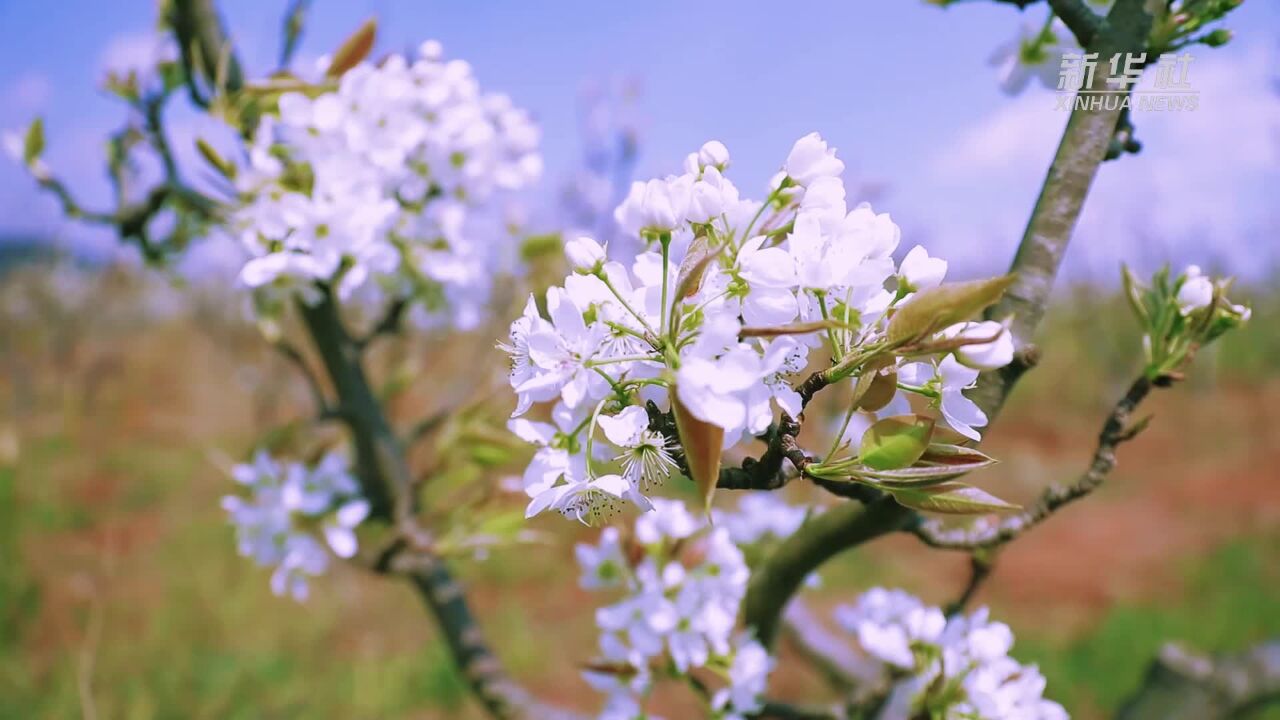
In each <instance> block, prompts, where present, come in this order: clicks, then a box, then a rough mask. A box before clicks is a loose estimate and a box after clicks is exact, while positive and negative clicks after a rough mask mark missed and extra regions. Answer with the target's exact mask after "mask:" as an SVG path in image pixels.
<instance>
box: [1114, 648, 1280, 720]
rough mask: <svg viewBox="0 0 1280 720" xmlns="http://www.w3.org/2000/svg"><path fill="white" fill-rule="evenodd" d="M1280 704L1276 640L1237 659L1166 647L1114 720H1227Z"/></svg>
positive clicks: (1279, 652) (1279, 657)
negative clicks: (1265, 706)
mask: <svg viewBox="0 0 1280 720" xmlns="http://www.w3.org/2000/svg"><path fill="white" fill-rule="evenodd" d="M1278 702H1280V640H1272V641H1271V642H1268V643H1264V644H1262V645H1258V646H1256V647H1254V648H1251V649H1249V650H1246V651H1244V652H1240V653H1232V654H1226V655H1217V656H1205V655H1198V654H1195V653H1192V652H1189V651H1187V650H1185V649H1183V648H1181V647H1179V646H1177V645H1173V644H1170V645H1166V646H1165V647H1164V648H1163V649H1162V650H1161V651H1160V656H1159V657H1158V658H1157V659H1155V660H1154V661H1152V663H1151V666H1150V667H1149V668H1148V669H1147V675H1146V678H1145V679H1144V680H1143V684H1142V687H1141V688H1139V689H1138V692H1137V693H1135V694H1134V695H1133V696H1132V697H1131V698H1129V700H1128V701H1126V702H1125V704H1124V706H1123V707H1121V708H1120V711H1119V713H1117V715H1116V718H1117V720H1226V719H1227V718H1243V717H1246V716H1250V717H1251V716H1252V715H1251V713H1252V712H1253V711H1255V710H1257V709H1259V708H1261V707H1262V706H1263V705H1267V704H1270V703H1278Z"/></svg>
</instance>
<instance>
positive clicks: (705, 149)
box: [684, 140, 729, 175]
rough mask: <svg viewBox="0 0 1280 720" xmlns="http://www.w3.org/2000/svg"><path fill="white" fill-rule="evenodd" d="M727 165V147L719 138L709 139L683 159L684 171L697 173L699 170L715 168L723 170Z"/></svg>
mask: <svg viewBox="0 0 1280 720" xmlns="http://www.w3.org/2000/svg"><path fill="white" fill-rule="evenodd" d="M728 167H729V148H727V147H725V146H724V143H722V142H720V141H719V140H709V141H707V142H705V143H703V144H702V147H700V148H698V152H696V153H689V155H688V156H687V157H686V158H685V159H684V171H685V172H686V173H690V174H695V175H696V174H697V173H698V171H699V170H703V169H706V168H715V169H716V170H719V171H720V172H724V171H725V170H726V169H728Z"/></svg>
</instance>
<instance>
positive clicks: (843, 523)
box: [743, 497, 915, 647]
mask: <svg viewBox="0 0 1280 720" xmlns="http://www.w3.org/2000/svg"><path fill="white" fill-rule="evenodd" d="M913 517H915V513H913V512H912V511H911V510H908V509H907V508H904V507H903V506H901V505H899V504H898V503H897V502H896V501H894V500H893V498H890V497H883V498H880V499H879V500H876V501H875V502H873V503H871V504H870V505H865V506H864V505H858V504H855V503H846V504H844V505H839V506H837V507H834V508H832V509H831V510H828V511H827V512H825V513H823V514H821V515H819V516H817V517H816V518H814V519H813V520H810V521H809V522H808V523H806V524H805V526H804V527H803V528H802V529H801V530H800V531H798V532H796V533H795V534H794V535H792V536H791V537H789V538H787V539H786V540H784V541H783V542H782V544H780V545H778V547H777V548H775V549H774V550H773V552H772V553H770V554H769V556H768V557H767V558H765V561H764V562H763V563H762V564H761V565H760V566H759V567H758V568H757V569H756V571H755V572H754V573H752V574H751V581H750V583H749V584H748V585H747V595H746V598H745V599H744V600H743V619H744V623H745V624H746V626H747V627H751V628H755V630H756V636H757V637H758V638H759V639H760V642H762V643H764V645H765V646H766V647H772V645H773V642H774V640H775V639H776V637H777V633H778V628H779V626H780V625H781V622H780V620H781V617H782V611H783V609H784V608H785V607H786V605H787V601H788V600H790V599H791V596H792V595H794V594H795V593H796V591H797V590H799V589H800V586H801V585H802V584H803V583H804V580H805V578H807V577H808V576H809V573H811V572H813V571H814V570H816V569H818V567H819V566H820V565H822V564H823V563H824V562H826V561H827V560H829V559H831V558H832V557H834V556H836V555H838V554H839V553H841V552H842V551H844V550H847V549H849V548H851V547H854V546H856V545H861V544H862V543H865V542H867V541H870V540H873V539H875V538H877V537H880V536H881V535H885V534H888V533H891V532H895V531H897V530H902V529H903V528H905V527H906V526H907V524H908V523H909V522H910V521H911V519H912V518H913Z"/></svg>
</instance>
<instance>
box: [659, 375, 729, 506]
mask: <svg viewBox="0 0 1280 720" xmlns="http://www.w3.org/2000/svg"><path fill="white" fill-rule="evenodd" d="M671 409H672V410H673V411H674V413H675V416H676V429H677V430H678V431H679V432H680V444H681V445H682V446H683V447H684V459H685V462H686V463H687V464H688V465H689V475H690V479H691V480H693V483H694V485H696V486H697V487H698V496H699V497H700V498H702V508H703V510H704V511H708V512H709V511H710V509H711V498H712V497H713V496H714V495H715V493H716V483H717V482H718V481H719V479H720V448H721V447H722V446H723V445H724V428H722V427H720V426H719V425H714V424H712V423H709V422H706V421H705V420H699V419H698V418H696V417H694V415H693V413H691V412H689V409H688V408H686V407H685V406H684V404H683V403H681V402H680V399H679V398H678V397H676V392H675V389H674V388H673V389H672V391H671Z"/></svg>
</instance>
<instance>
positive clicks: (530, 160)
mask: <svg viewBox="0 0 1280 720" xmlns="http://www.w3.org/2000/svg"><path fill="white" fill-rule="evenodd" d="M538 141H539V132H538V129H537V127H536V126H535V125H534V124H533V123H532V121H531V120H530V118H529V116H528V114H527V113H526V112H525V111H524V110H521V109H519V108H516V107H515V106H513V104H512V103H511V100H510V99H509V98H507V97H506V96H504V95H497V94H484V93H482V92H481V91H480V89H479V85H478V84H477V82H476V79H475V78H474V76H473V75H472V73H471V69H470V66H468V65H467V64H466V63H465V62H462V61H459V60H452V61H446V60H443V59H442V58H441V51H440V48H439V44H438V43H426V44H424V45H423V49H422V51H421V54H419V56H418V57H416V58H406V57H404V56H400V55H392V56H390V57H389V58H387V59H386V60H385V61H384V62H381V63H379V64H377V65H374V64H371V63H367V62H366V63H361V64H360V65H358V66H356V67H355V68H353V69H351V70H349V71H347V72H346V73H345V74H343V76H342V77H341V78H340V80H339V81H338V83H337V87H336V88H335V89H333V90H331V91H328V92H323V93H320V94H315V95H311V94H307V93H302V92H286V93H284V94H282V95H281V96H280V98H279V102H278V112H277V113H275V114H271V115H267V116H264V117H263V118H262V120H261V122H260V123H259V125H258V127H257V129H256V131H255V132H254V134H253V137H252V140H251V142H250V144H249V147H247V148H246V149H245V152H244V156H245V157H244V161H243V162H242V163H240V164H239V166H238V167H236V172H235V175H234V178H233V182H234V184H235V188H236V190H237V191H238V193H239V195H240V200H241V201H240V203H239V205H238V207H236V209H235V210H234V212H233V214H232V217H231V224H232V226H233V228H234V229H235V231H236V232H237V233H238V234H239V236H240V239H241V241H242V243H243V245H244V246H245V248H246V249H247V250H248V251H249V254H250V259H249V260H248V262H247V263H246V264H245V266H244V269H243V271H242V272H241V276H240V277H241V280H242V282H243V283H244V284H245V285H246V286H248V287H250V288H253V289H255V290H257V291H259V292H261V293H271V294H277V295H295V294H296V295H299V296H300V297H301V298H302V300H303V301H304V302H311V303H314V302H316V301H317V300H318V299H319V298H320V294H319V293H318V292H317V291H316V286H317V283H327V284H330V285H331V286H332V287H333V288H334V290H335V291H336V293H337V294H338V295H339V296H340V297H342V298H350V297H352V296H353V294H354V293H356V292H357V291H360V292H365V293H373V294H376V293H375V292H374V291H377V292H381V293H383V294H384V295H392V296H394V297H400V298H409V299H415V300H420V303H419V304H418V306H417V310H416V311H415V313H413V314H411V317H423V318H425V319H424V322H426V323H427V324H428V325H439V324H447V325H456V326H459V327H463V328H466V327H470V326H473V325H474V324H475V323H476V322H478V321H479V319H480V318H481V317H482V316H483V308H484V306H485V303H486V301H487V299H488V295H489V291H490V286H491V284H492V282H493V278H494V276H495V274H496V273H499V272H502V271H504V270H505V269H508V268H509V267H510V266H511V265H512V264H513V262H514V253H513V252H512V251H513V248H514V245H515V242H514V237H513V236H512V234H511V233H510V232H509V230H508V229H506V228H505V227H504V223H505V218H503V217H502V216H503V215H504V213H503V204H504V203H505V202H506V200H505V199H504V198H507V197H508V196H509V192H510V191H513V190H519V189H521V188H524V187H527V186H528V185H529V184H530V183H531V182H532V181H533V180H535V179H536V178H537V177H538V175H539V174H540V172H541V165H542V160H541V158H540V156H539V155H538V154H537V147H538ZM375 281H376V282H375ZM375 285H376V287H374V288H373V290H368V288H370V287H372V286H375Z"/></svg>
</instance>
